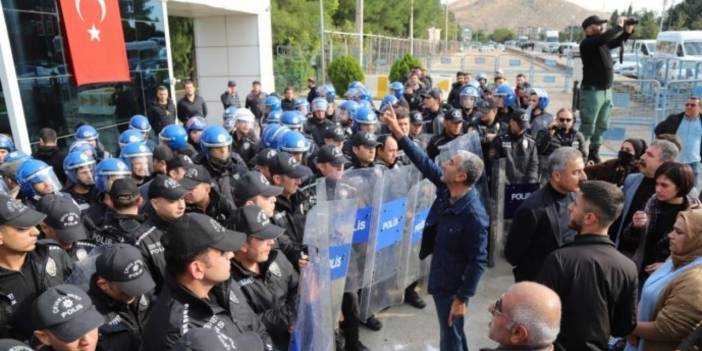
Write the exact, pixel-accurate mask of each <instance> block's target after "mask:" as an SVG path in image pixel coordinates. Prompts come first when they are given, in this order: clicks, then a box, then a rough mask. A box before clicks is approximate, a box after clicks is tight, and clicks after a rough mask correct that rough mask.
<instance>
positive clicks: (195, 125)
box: [185, 112, 236, 133]
mask: <svg viewBox="0 0 702 351" xmlns="http://www.w3.org/2000/svg"><path fill="white" fill-rule="evenodd" d="M234 113H236V112H234ZM205 128H207V120H205V118H204V117H200V116H193V117H190V118H189V119H188V121H187V122H185V130H187V131H188V133H190V132H192V131H194V130H205Z"/></svg>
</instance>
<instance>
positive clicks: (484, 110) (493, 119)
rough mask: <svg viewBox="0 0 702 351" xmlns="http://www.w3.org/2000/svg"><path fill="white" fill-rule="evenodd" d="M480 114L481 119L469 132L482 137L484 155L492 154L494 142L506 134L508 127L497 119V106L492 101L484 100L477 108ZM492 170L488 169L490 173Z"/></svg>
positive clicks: (474, 123)
mask: <svg viewBox="0 0 702 351" xmlns="http://www.w3.org/2000/svg"><path fill="white" fill-rule="evenodd" d="M476 107H477V109H478V112H479V113H480V118H479V119H478V120H474V121H473V122H471V124H470V125H469V126H468V131H471V130H475V131H477V132H478V135H479V136H480V146H481V148H482V150H483V155H488V154H490V152H491V151H490V149H491V148H492V145H493V141H494V140H495V139H497V137H498V136H500V134H503V133H506V130H507V128H506V126H504V125H502V123H501V122H500V121H499V119H497V104H495V101H493V100H492V99H486V100H482V101H480V102H479V103H478V105H477V106H476ZM489 170H490V168H489V167H488V168H487V169H486V172H489Z"/></svg>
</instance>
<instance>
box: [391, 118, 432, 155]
mask: <svg viewBox="0 0 702 351" xmlns="http://www.w3.org/2000/svg"><path fill="white" fill-rule="evenodd" d="M399 111H401V109H397V111H396V114H397V115H398V116H399V115H400V114H401V113H400V112H399ZM409 119H410V126H409V137H410V139H412V141H414V143H415V144H419V145H420V147H421V149H422V150H426V149H427V142H429V138H426V137H424V136H425V134H424V117H423V116H422V113H421V112H419V111H410V113H409Z"/></svg>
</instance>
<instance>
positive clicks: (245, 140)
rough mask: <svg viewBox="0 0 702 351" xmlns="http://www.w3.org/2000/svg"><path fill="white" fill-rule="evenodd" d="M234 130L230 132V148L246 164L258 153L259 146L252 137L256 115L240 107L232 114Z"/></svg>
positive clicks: (249, 163)
mask: <svg viewBox="0 0 702 351" xmlns="http://www.w3.org/2000/svg"><path fill="white" fill-rule="evenodd" d="M234 121H235V124H234V131H233V132H232V138H233V139H232V150H233V151H234V152H235V153H237V154H238V155H239V156H241V158H242V159H243V160H244V162H245V163H246V164H247V165H251V160H252V159H253V158H254V156H256V153H258V150H259V146H258V143H257V142H256V139H255V138H254V137H253V128H254V123H255V122H256V117H255V116H254V114H253V113H252V112H251V111H250V110H249V109H246V108H240V109H238V110H237V111H236V114H235V115H234Z"/></svg>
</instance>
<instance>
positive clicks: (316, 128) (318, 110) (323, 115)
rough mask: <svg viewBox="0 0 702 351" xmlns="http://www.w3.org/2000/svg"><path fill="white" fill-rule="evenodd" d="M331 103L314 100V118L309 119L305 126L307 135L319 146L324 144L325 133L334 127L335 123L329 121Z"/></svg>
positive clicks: (319, 98) (324, 100) (322, 99)
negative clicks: (328, 112)
mask: <svg viewBox="0 0 702 351" xmlns="http://www.w3.org/2000/svg"><path fill="white" fill-rule="evenodd" d="M328 108H329V103H328V102H327V100H326V99H324V98H321V97H318V98H315V99H314V100H312V118H310V119H308V120H307V122H305V125H304V131H305V133H306V134H308V135H310V136H311V137H312V140H314V142H315V144H317V146H322V145H323V144H324V131H325V130H326V129H327V128H329V127H332V126H334V125H335V124H334V122H332V121H330V120H329V119H327V109H328Z"/></svg>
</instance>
